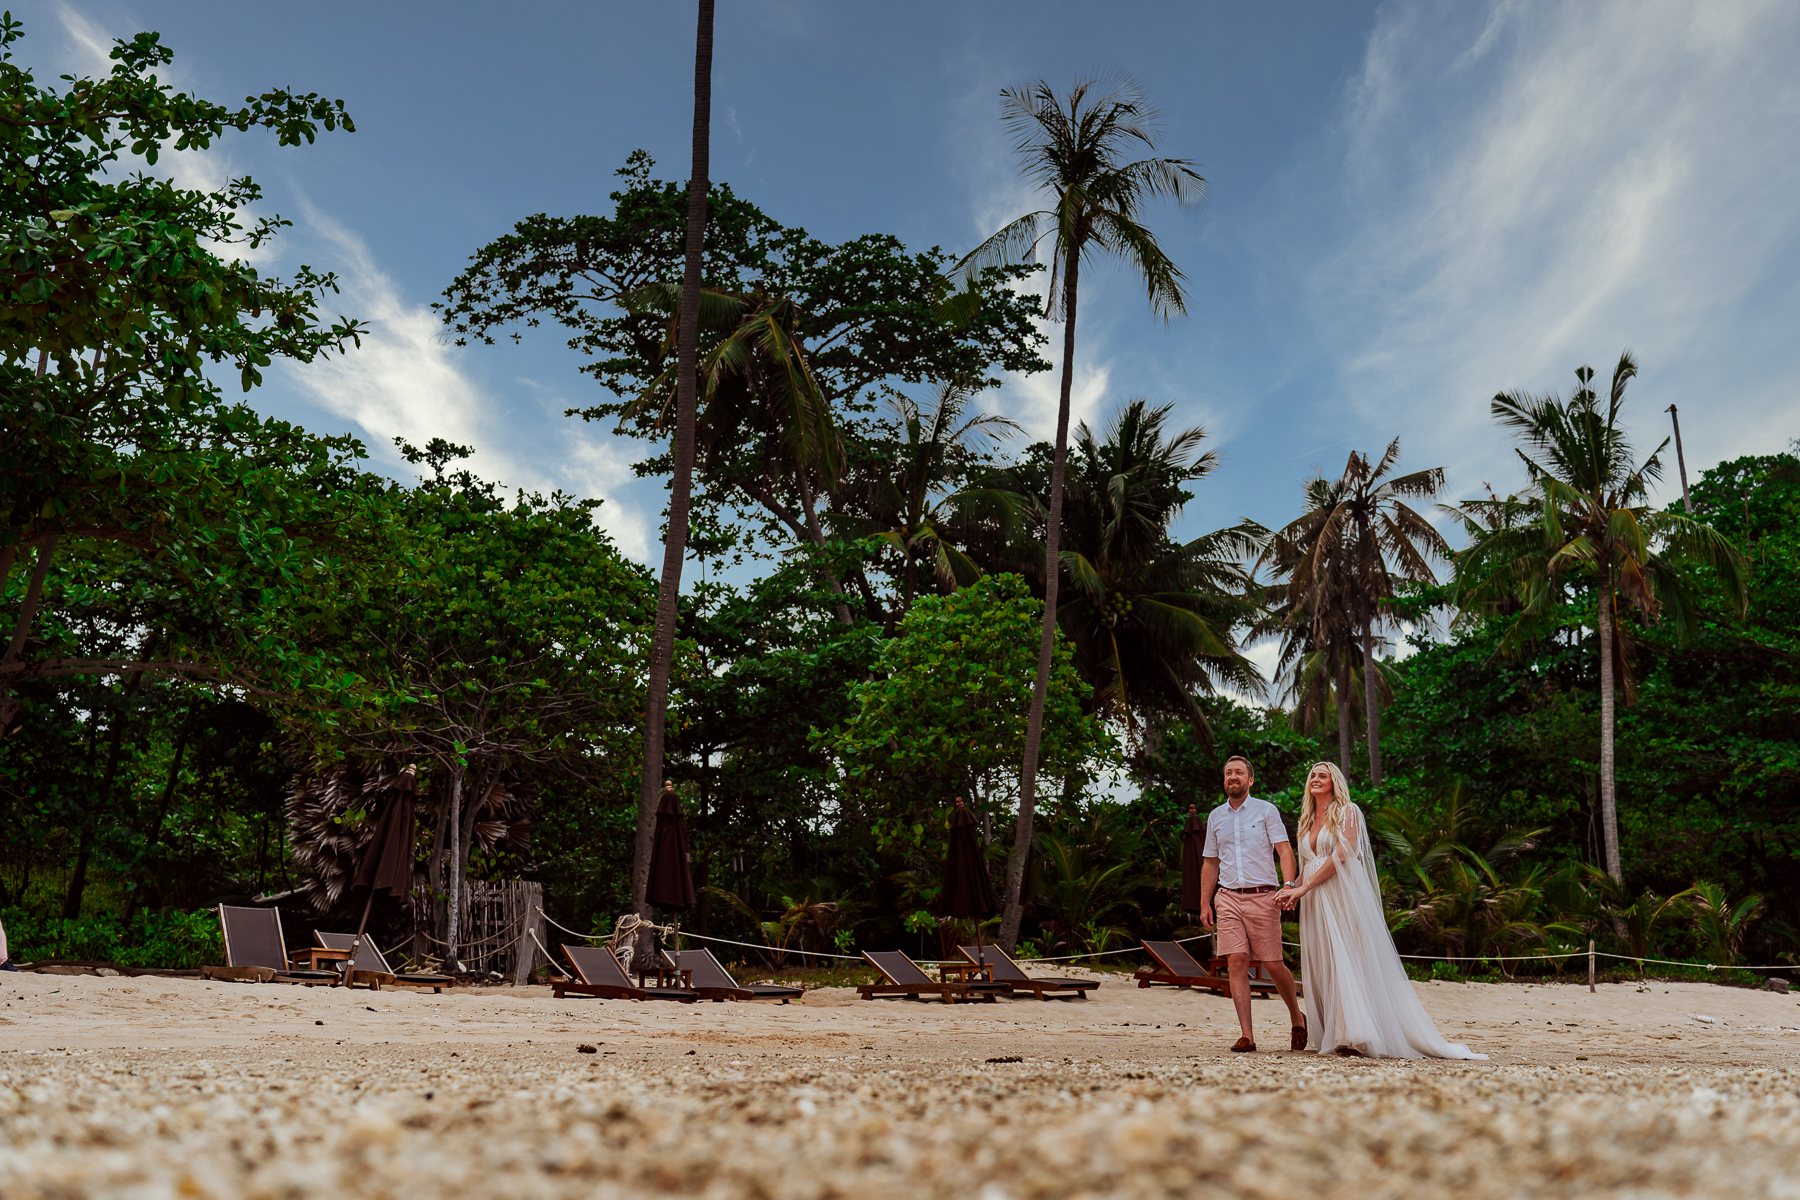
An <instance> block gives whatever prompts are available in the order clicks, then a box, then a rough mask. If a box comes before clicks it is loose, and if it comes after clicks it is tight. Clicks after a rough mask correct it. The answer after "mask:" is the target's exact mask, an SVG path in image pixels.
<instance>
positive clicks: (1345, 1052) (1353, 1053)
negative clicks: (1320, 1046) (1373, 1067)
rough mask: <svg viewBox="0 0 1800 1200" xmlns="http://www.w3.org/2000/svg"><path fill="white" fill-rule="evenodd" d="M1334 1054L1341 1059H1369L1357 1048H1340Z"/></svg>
mask: <svg viewBox="0 0 1800 1200" xmlns="http://www.w3.org/2000/svg"><path fill="white" fill-rule="evenodd" d="M1332 1053H1333V1054H1335V1055H1337V1056H1338V1057H1339V1058H1367V1057H1369V1056H1368V1055H1366V1054H1364V1053H1363V1052H1362V1051H1361V1050H1358V1049H1357V1048H1356V1047H1355V1046H1339V1047H1338V1048H1337V1049H1336V1050H1333V1051H1332Z"/></svg>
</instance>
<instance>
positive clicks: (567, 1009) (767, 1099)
mask: <svg viewBox="0 0 1800 1200" xmlns="http://www.w3.org/2000/svg"><path fill="white" fill-rule="evenodd" d="M1099 978H1103V979H1104V981H1105V982H1104V984H1103V985H1102V986H1101V987H1100V988H1099V989H1098V991H1096V992H1095V993H1094V995H1093V997H1092V998H1091V999H1089V1000H1086V1001H1076V1000H1058V1001H1048V1002H1041V1001H1035V1000H1030V999H1009V1000H1002V1001H1000V1002H998V1003H994V1004H966V1005H963V1004H959V1005H954V1006H945V1005H943V1004H940V1003H935V1002H933V1003H921V1002H913V1001H873V1002H870V1001H862V1000H859V999H858V998H857V997H856V995H855V993H854V992H853V991H849V990H843V989H823V990H820V991H816V992H813V993H809V994H808V996H807V997H806V999H805V1001H804V1002H801V1003H794V1004H790V1005H786V1006H781V1005H775V1004H766V1003H761V1004H755V1005H751V1004H705V1003H703V1004H698V1005H692V1006H688V1005H677V1004H666V1003H644V1004H633V1003H630V1002H626V1001H596V1000H586V999H582V1000H577V999H566V1000H561V1001H559V1000H555V999H554V998H552V996H551V995H550V992H549V990H548V989H546V988H482V989H468V990H456V991H452V992H449V993H446V994H443V995H433V994H430V993H421V992H409V991H395V990H383V991H381V992H377V993H371V992H368V991H365V990H360V989H359V990H357V991H355V992H351V993H347V992H345V991H343V990H341V989H327V988H299V987H290V986H283V985H277V984H262V985H253V984H232V983H220V982H209V981H201V980H191V979H164V978H154V977H136V978H122V977H115V978H99V977H93V976H55V975H36V974H17V975H7V976H4V977H0V1047H3V1049H0V1194H4V1195H5V1196H6V1197H7V1200H14V1198H25V1197H30V1198H38V1197H43V1198H49V1197H56V1198H59V1200H61V1198H66V1197H77V1196H132V1197H138V1196H145V1197H150V1196H170V1197H175V1196H183V1197H215V1196H216V1197H221V1198H223V1197H227V1196H229V1197H265V1196H266V1197H272V1198H273V1197H311V1196H346V1197H365V1196H366V1197H414V1196H417V1197H428V1196H429V1197H442V1196H444V1195H447V1194H454V1193H455V1192H457V1191H458V1190H462V1189H469V1188H473V1189H476V1190H477V1191H478V1192H479V1194H482V1195H496V1196H521V1197H523V1196H533V1197H536V1196H545V1197H563V1196H568V1197H575V1196H595V1195H598V1196H639V1195H651V1194H665V1193H676V1194H682V1195H696V1196H717V1197H735V1196H746V1197H749V1196H755V1197H807V1198H813V1197H819V1198H823V1197H830V1196H839V1195H843V1196H847V1195H851V1194H853V1193H859V1192H873V1191H876V1190H879V1191H881V1192H883V1193H885V1194H891V1195H897V1196H925V1195H945V1194H953V1195H971V1196H978V1197H980V1198H981V1200H1001V1198H1002V1197H1012V1198H1014V1200H1025V1198H1026V1197H1049V1196H1058V1197H1063V1196H1080V1195H1092V1196H1162V1195H1176V1194H1181V1195H1196V1194H1198V1195H1246V1196H1265V1195H1266V1196H1277V1195H1279V1196H1284V1197H1293V1196H1297V1195H1302V1194H1304V1195H1306V1196H1349V1195H1363V1194H1368V1195H1375V1194H1379V1195H1383V1196H1439V1195H1444V1194H1447V1193H1449V1192H1452V1191H1454V1192H1455V1193H1456V1194H1458V1195H1463V1196H1502V1195H1505V1196H1519V1195H1538V1194H1544V1195H1548V1194H1558V1195H1576V1194H1593V1193H1595V1192H1597V1191H1598V1192H1612V1193H1615V1194H1630V1195H1633V1196H1658V1195H1670V1196H1676V1195H1731V1196H1795V1195H1800V997H1796V996H1792V995H1787V996H1784V995H1778V994H1775V993H1771V992H1762V991H1748V990H1743V989H1735V988H1725V987H1713V986H1707V985H1703V984H1663V983H1651V984H1645V985H1636V984H1630V983H1626V984H1608V985H1602V986H1601V988H1600V990H1599V992H1598V993H1597V994H1589V992H1588V991H1587V989H1586V987H1585V986H1584V985H1570V984H1552V985H1542V986H1534V985H1522V984H1455V983H1432V984H1419V985H1415V986H1416V988H1417V990H1418V991H1419V994H1420V997H1421V999H1422V1000H1423V1001H1424V1004H1425V1006H1426V1009H1427V1010H1428V1011H1429V1012H1430V1013H1431V1015H1432V1016H1433V1018H1434V1019H1435V1020H1436V1021H1437V1022H1438V1024H1439V1026H1440V1027H1441V1028H1442V1029H1443V1030H1444V1031H1445V1033H1446V1034H1448V1035H1449V1036H1451V1037H1452V1038H1453V1039H1454V1040H1459V1041H1464V1042H1466V1043H1468V1044H1469V1045H1470V1047H1471V1048H1473V1049H1475V1050H1477V1051H1480V1052H1482V1053H1486V1054H1488V1055H1490V1056H1491V1058H1490V1061H1488V1062H1477V1063H1461V1062H1457V1063H1451V1062H1436V1061H1409V1062H1385V1061H1383V1062H1372V1061H1359V1060H1344V1059H1337V1058H1328V1059H1321V1058H1319V1057H1318V1056H1316V1055H1310V1054H1297V1053H1291V1052H1288V1051H1287V1050H1286V1049H1285V1046H1286V1044H1287V1042H1286V1025H1287V1022H1286V1014H1285V1010H1284V1009H1283V1008H1282V1006H1281V1005H1280V1003H1279V1002H1278V1001H1258V1002H1257V1003H1256V1005H1255V1011H1256V1017H1257V1039H1258V1042H1259V1044H1260V1045H1261V1047H1262V1052H1260V1053H1257V1054H1254V1055H1234V1054H1231V1053H1229V1052H1228V1050H1227V1047H1228V1046H1229V1045H1230V1043H1231V1041H1232V1040H1233V1038H1234V1037H1235V1036H1236V1027H1235V1020H1234V1019H1233V1017H1232V1013H1231V1008H1230V1005H1229V1003H1228V1002H1227V1001H1225V1000H1223V999H1221V998H1217V997H1213V996H1210V995H1205V994H1196V993H1191V992H1177V991H1173V990H1169V989H1163V988H1157V989H1150V990H1141V989H1138V988H1136V987H1135V986H1133V985H1132V983H1131V981H1130V980H1129V978H1126V977H1121V976H1117V975H1110V976H1101V977H1099ZM583 1045H586V1046H590V1047H592V1048H593V1049H592V1052H591V1053H585V1052H582V1051H581V1050H580V1049H579V1047H580V1046H583Z"/></svg>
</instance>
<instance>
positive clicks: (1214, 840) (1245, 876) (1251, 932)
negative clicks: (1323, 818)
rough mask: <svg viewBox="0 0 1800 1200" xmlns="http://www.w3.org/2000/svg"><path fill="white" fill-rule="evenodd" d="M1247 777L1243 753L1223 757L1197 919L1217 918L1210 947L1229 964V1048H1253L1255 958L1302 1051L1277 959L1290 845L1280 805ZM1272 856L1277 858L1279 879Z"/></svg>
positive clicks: (1290, 980) (1289, 976)
mask: <svg viewBox="0 0 1800 1200" xmlns="http://www.w3.org/2000/svg"><path fill="white" fill-rule="evenodd" d="M1253 778H1254V777H1253V775H1252V772H1251V767H1250V760H1249V759H1247V758H1244V757H1243V756H1241V755H1236V754H1234V755H1232V756H1231V757H1230V758H1228V759H1226V760H1225V803H1223V804H1221V805H1219V807H1217V808H1215V809H1213V810H1212V813H1211V815H1209V816H1208V817H1207V818H1206V849H1205V850H1204V851H1203V852H1202V855H1203V865H1202V867H1201V870H1200V894H1201V896H1202V897H1204V899H1203V901H1202V903H1201V905H1200V924H1202V925H1205V926H1208V927H1211V926H1214V925H1215V924H1216V925H1217V929H1218V932H1217V933H1216V934H1215V935H1214V945H1215V946H1216V950H1215V951H1214V952H1215V953H1217V954H1220V955H1223V956H1224V957H1225V961H1226V962H1227V964H1229V966H1230V969H1231V1002H1232V1004H1233V1005H1235V1006H1236V1007H1237V1016H1238V1025H1239V1026H1240V1027H1241V1028H1242V1029H1243V1032H1244V1036H1243V1037H1241V1038H1239V1039H1238V1040H1237V1044H1236V1045H1234V1046H1233V1047H1232V1049H1233V1050H1235V1051H1237V1052H1238V1053H1240V1054H1241V1053H1247V1052H1250V1051H1254V1050H1255V1049H1256V1038H1255V1036H1254V1035H1253V1034H1252V1033H1251V1032H1250V964H1251V963H1253V962H1255V963H1260V964H1261V965H1262V966H1263V967H1265V968H1267V970H1268V972H1269V976H1270V978H1272V979H1274V981H1275V990H1276V991H1277V992H1280V993H1281V998H1282V999H1283V1000H1285V1001H1286V1002H1287V1006H1288V1015H1289V1016H1290V1017H1291V1018H1292V1019H1293V1028H1292V1030H1291V1036H1290V1038H1289V1042H1290V1044H1291V1046H1292V1048H1293V1049H1295V1050H1304V1049H1306V1018H1305V1017H1304V1016H1303V1015H1301V1012H1300V1001H1299V998H1298V997H1297V996H1296V994H1295V992H1294V976H1293V973H1292V972H1290V971H1289V970H1288V969H1287V964H1286V963H1284V962H1282V961H1281V904H1280V901H1281V892H1282V889H1283V886H1284V885H1285V886H1286V887H1290V888H1291V887H1294V886H1295V875H1294V847H1293V845H1292V844H1291V843H1289V841H1288V835H1287V826H1285V825H1283V824H1282V821H1281V810H1280V809H1278V808H1276V807H1275V806H1274V805H1273V804H1270V803H1269V802H1268V801H1267V800H1258V799H1257V798H1256V797H1255V796H1252V795H1251V794H1250V784H1251V782H1252V779H1253ZM1276 856H1279V857H1280V859H1281V875H1280V877H1279V878H1277V877H1276V874H1275V861H1274V860H1275V857H1276ZM1215 889H1216V890H1215ZM1215 901H1216V904H1217V907H1216V910H1215ZM1215 911H1216V913H1217V917H1218V919H1217V921H1216V922H1215V921H1214V913H1215Z"/></svg>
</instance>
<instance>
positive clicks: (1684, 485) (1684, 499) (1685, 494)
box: [1669, 404, 1694, 517]
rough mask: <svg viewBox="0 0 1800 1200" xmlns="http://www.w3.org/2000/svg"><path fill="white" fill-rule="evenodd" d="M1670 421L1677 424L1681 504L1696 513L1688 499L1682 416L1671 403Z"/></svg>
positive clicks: (1690, 512) (1691, 513)
mask: <svg viewBox="0 0 1800 1200" xmlns="http://www.w3.org/2000/svg"><path fill="white" fill-rule="evenodd" d="M1669 423H1670V424H1672V425H1674V426H1675V465H1676V466H1678V467H1680V468H1681V506H1682V507H1683V508H1685V509H1687V515H1688V516H1690V517H1691V516H1693V515H1694V502H1693V501H1692V500H1690V499H1688V490H1687V458H1686V457H1685V456H1684V455H1683V454H1682V453H1681V418H1680V417H1678V416H1676V415H1675V406H1674V405H1673V404H1671V405H1669Z"/></svg>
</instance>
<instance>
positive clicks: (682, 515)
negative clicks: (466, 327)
mask: <svg viewBox="0 0 1800 1200" xmlns="http://www.w3.org/2000/svg"><path fill="white" fill-rule="evenodd" d="M712 51H713V0H699V12H698V14H697V16H696V20H695V26H694V138H693V164H694V165H693V169H692V171H691V172H690V173H689V175H688V217H687V262H686V264H685V266H684V267H683V268H682V274H681V315H680V317H679V320H678V331H677V334H676V339H675V341H676V363H677V367H676V370H677V378H676V396H677V399H676V405H675V438H674V451H675V453H674V459H675V462H674V471H673V473H672V478H671V479H670V481H669V525H668V532H667V533H666V534H665V535H664V537H663V565H662V578H661V581H660V582H659V584H658V587H657V593H656V629H655V632H654V634H653V635H652V639H651V643H650V670H649V672H648V676H649V677H648V679H647V680H646V681H645V696H644V767H643V770H642V771H641V772H640V773H639V786H638V821H637V845H636V847H635V852H634V853H633V855H632V860H631V906H632V908H633V909H634V910H635V911H636V912H637V913H638V914H639V915H640V916H642V917H644V918H646V919H648V918H649V917H650V916H651V915H652V914H651V912H650V905H649V902H648V901H646V900H645V899H644V893H645V891H646V889H648V887H649V886H650V850H651V845H652V839H653V835H654V833H655V830H656V806H657V803H658V802H659V801H660V799H661V797H662V777H663V745H664V740H665V735H666V732H667V723H668V713H669V670H670V667H671V666H672V664H673V663H674V659H675V618H676V610H677V606H678V605H679V603H680V601H681V564H682V560H683V559H684V558H685V557H686V556H687V534H688V510H689V509H690V507H691V506H692V503H693V495H692V493H693V483H694V411H695V408H696V407H697V400H696V397H697V393H698V389H697V387H696V384H695V369H696V367H697V366H698V364H699V358H700V256H701V250H702V248H703V247H704V246H705V243H706V189H707V175H708V172H709V170H710V152H711V141H710V133H711V130H712Z"/></svg>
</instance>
